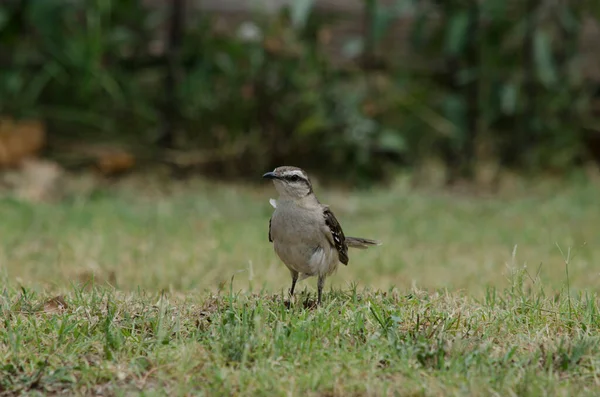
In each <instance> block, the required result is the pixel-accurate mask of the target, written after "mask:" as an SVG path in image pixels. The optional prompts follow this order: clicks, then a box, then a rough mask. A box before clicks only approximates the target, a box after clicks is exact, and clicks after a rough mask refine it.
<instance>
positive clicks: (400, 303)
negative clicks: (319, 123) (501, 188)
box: [0, 180, 600, 396]
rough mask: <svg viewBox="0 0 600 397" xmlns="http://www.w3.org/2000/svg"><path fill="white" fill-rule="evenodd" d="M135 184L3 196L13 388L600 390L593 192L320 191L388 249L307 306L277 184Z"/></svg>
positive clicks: (318, 392) (4, 390) (311, 283)
mask: <svg viewBox="0 0 600 397" xmlns="http://www.w3.org/2000/svg"><path fill="white" fill-rule="evenodd" d="M133 183H134V182H131V183H127V184H126V183H123V185H119V186H116V187H113V188H112V189H110V190H100V191H98V192H95V193H94V194H92V195H83V196H82V195H73V196H71V197H67V198H65V199H64V200H63V201H61V202H59V203H54V204H42V205H33V204H27V203H22V202H18V201H14V200H11V199H8V198H7V199H3V200H2V201H0V220H1V222H0V266H1V271H0V280H1V285H3V288H2V289H1V290H0V395H3V394H4V395H12V394H23V393H29V394H39V395H45V394H56V393H67V394H78V395H79V394H87V395H89V394H103V395H129V394H138V393H140V392H143V393H144V394H145V395H165V394H169V395H189V394H194V395H232V394H233V395H237V394H241V395H309V396H310V395H315V396H334V395H336V396H337V395H340V396H342V395H343V396H347V395H377V396H379V395H410V396H416V395H424V396H437V395H460V396H464V395H473V396H476V395H477V396H478V395H530V396H537V395H564V396H572V395H594V394H596V391H597V390H598V387H599V386H600V338H599V336H598V330H599V328H600V318H599V313H598V298H597V293H598V289H599V286H600V283H599V282H598V281H599V277H600V275H599V273H600V271H599V268H598V267H597V263H598V261H599V260H600V244H599V243H600V210H598V208H599V207H598V203H597V197H598V194H600V188H598V187H595V186H593V185H586V184H583V183H562V184H561V183H546V184H539V185H536V186H535V187H530V186H522V187H520V188H519V187H517V188H515V189H511V191H510V192H507V193H504V192H501V193H500V194H499V195H496V196H494V197H477V196H474V195H458V194H449V193H435V192H424V191H412V190H411V189H410V188H409V187H408V186H407V185H406V184H404V183H402V182H401V181H399V182H398V183H397V184H394V185H393V186H392V187H390V188H388V189H376V190H371V191H360V192H344V191H340V190H337V191H326V190H323V189H322V188H319V187H317V188H316V190H317V192H321V194H320V198H321V200H322V201H323V202H326V203H328V204H330V205H331V206H332V209H333V210H334V212H335V213H336V215H337V217H338V218H339V220H340V222H341V224H342V226H343V227H344V229H345V231H346V234H347V235H356V236H364V237H371V238H376V239H380V240H382V241H383V242H384V245H382V246H380V247H377V248H376V249H370V250H367V251H351V252H350V264H349V266H347V267H345V266H341V267H340V268H339V270H338V273H337V274H336V275H334V276H332V277H330V278H329V279H328V281H327V284H326V291H325V292H326V293H325V296H324V305H323V306H322V307H320V308H318V309H309V308H305V305H304V302H305V301H306V300H307V298H308V296H309V294H310V295H311V297H312V298H314V295H315V287H316V280H314V279H309V280H306V281H304V282H302V283H301V284H299V287H300V288H299V291H300V292H299V294H298V296H297V297H296V299H295V300H294V302H293V304H292V306H291V308H289V309H288V308H287V307H286V306H285V305H284V304H283V301H284V299H286V296H285V293H286V290H287V288H289V283H290V280H289V273H288V272H287V270H286V269H285V267H284V266H283V265H282V264H281V263H280V262H279V261H278V259H277V258H276V256H275V254H274V252H273V248H272V245H271V244H270V243H269V242H268V238H267V228H268V219H269V216H270V213H271V210H272V209H271V208H270V206H269V204H268V198H269V197H274V192H273V189H272V188H270V187H268V188H265V189H256V188H251V187H243V186H232V185H216V184H211V183H207V182H202V181H194V182H191V183H188V184H186V185H185V186H184V185H183V184H172V185H168V186H166V187H165V186H162V185H154V184H153V183H151V181H146V180H137V181H136V182H135V184H133ZM165 189H167V190H168V191H167V192H165V191H164V190H165ZM140 192H142V193H143V194H140ZM567 274H568V277H567Z"/></svg>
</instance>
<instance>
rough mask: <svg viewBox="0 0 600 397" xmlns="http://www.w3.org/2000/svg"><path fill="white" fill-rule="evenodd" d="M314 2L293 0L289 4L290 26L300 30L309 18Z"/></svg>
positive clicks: (311, 0) (310, 0)
mask: <svg viewBox="0 0 600 397" xmlns="http://www.w3.org/2000/svg"><path fill="white" fill-rule="evenodd" d="M314 2H315V1H314V0H294V1H292V2H291V4H290V6H289V7H290V14H291V19H292V25H293V26H294V28H296V29H302V28H304V26H305V25H306V21H307V20H308V17H309V16H310V13H311V11H312V7H313V4H314Z"/></svg>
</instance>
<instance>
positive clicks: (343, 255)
mask: <svg viewBox="0 0 600 397" xmlns="http://www.w3.org/2000/svg"><path fill="white" fill-rule="evenodd" d="M323 216H324V217H325V225H327V230H326V231H325V234H326V235H327V238H328V239H329V242H330V243H331V245H332V246H334V247H335V249H336V250H337V252H338V256H339V258H340V262H342V263H343V264H344V265H347V264H348V260H349V258H348V245H347V244H346V236H344V231H343V230H342V227H341V226H340V223H339V222H338V220H337V219H336V218H335V215H333V212H331V210H330V209H329V207H324V208H323Z"/></svg>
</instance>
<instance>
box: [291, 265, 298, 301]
mask: <svg viewBox="0 0 600 397" xmlns="http://www.w3.org/2000/svg"><path fill="white" fill-rule="evenodd" d="M291 273H292V288H290V297H292V296H294V288H296V281H298V272H296V271H291Z"/></svg>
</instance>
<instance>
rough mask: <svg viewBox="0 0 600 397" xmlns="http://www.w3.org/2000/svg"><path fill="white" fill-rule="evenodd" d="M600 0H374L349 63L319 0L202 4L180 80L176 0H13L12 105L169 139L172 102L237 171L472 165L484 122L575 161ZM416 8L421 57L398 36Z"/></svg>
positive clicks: (541, 158)
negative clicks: (284, 4)
mask: <svg viewBox="0 0 600 397" xmlns="http://www.w3.org/2000/svg"><path fill="white" fill-rule="evenodd" d="M596 8H597V5H596V3H595V2H593V1H590V2H581V3H577V4H575V3H572V2H571V3H568V2H544V1H535V0H530V1H523V2H505V1H503V0H490V1H485V2H478V1H474V0H473V1H470V0H469V1H467V0H452V1H443V2H442V1H434V2H421V1H416V0H399V1H396V2H391V3H387V5H383V4H380V2H378V1H375V0H366V1H365V2H364V13H365V18H364V20H365V21H366V24H367V26H366V29H365V32H364V34H363V35H362V36H359V37H350V38H347V40H346V44H345V46H344V48H343V50H344V51H343V53H344V54H345V56H347V57H348V60H349V61H348V60H347V61H348V62H350V63H347V64H346V66H339V65H338V64H337V63H334V62H332V60H331V57H330V54H328V53H326V50H325V48H326V47H325V41H326V39H325V37H326V36H327V35H328V34H331V32H330V30H331V28H332V26H335V24H336V23H337V19H336V18H337V17H336V16H335V15H333V16H332V15H329V14H327V15H322V14H319V13H316V12H314V1H313V0H303V1H300V0H299V1H295V2H292V3H291V5H290V6H289V7H288V8H285V9H283V10H282V11H281V12H280V13H277V14H274V15H267V14H260V13H256V14H253V15H251V16H249V17H248V21H247V22H246V23H244V24H242V25H241V26H240V27H239V29H238V30H237V31H231V30H223V29H221V28H220V27H219V25H218V24H216V23H215V21H216V18H214V17H213V16H211V15H203V14H198V15H196V14H193V13H192V12H191V11H190V12H187V13H186V16H187V21H188V23H187V24H186V26H185V30H184V35H183V42H182V43H181V48H180V49H179V50H178V51H177V53H176V54H175V55H174V58H173V59H174V66H175V67H174V77H173V79H174V81H175V89H174V91H175V94H174V96H173V97H172V96H171V95H167V93H166V91H167V90H166V89H165V82H164V81H165V75H166V73H167V64H168V62H169V59H170V58H168V54H167V55H165V53H164V51H163V50H162V49H160V48H157V45H158V46H160V45H159V44H157V43H159V42H160V40H159V38H160V37H162V36H163V35H162V34H158V33H157V32H164V31H165V27H166V26H168V25H169V20H168V13H166V12H165V10H164V9H156V10H154V9H149V8H146V7H144V6H143V5H142V2H140V1H137V0H125V1H113V0H94V1H88V2H75V3H73V4H71V3H70V2H64V1H57V0H48V1H9V2H6V3H5V4H3V5H2V6H0V46H2V48H3V49H8V51H3V55H2V56H0V68H1V70H2V73H1V74H0V98H1V99H0V114H9V115H13V116H17V117H40V118H43V119H44V120H46V121H47V122H48V123H49V125H50V127H51V128H50V129H51V132H52V135H51V138H53V139H86V140H119V141H131V142H136V143H137V144H138V147H140V148H142V147H143V148H154V147H155V146H156V143H157V142H159V141H158V138H159V136H158V132H159V131H160V130H161V128H162V124H163V123H164V122H165V120H168V121H169V122H170V124H171V125H173V126H174V129H173V134H174V137H175V139H174V142H175V149H178V150H181V151H187V150H194V149H201V151H199V152H198V153H197V154H195V155H194V157H193V160H192V161H188V162H187V163H186V164H187V165H188V166H200V167H201V168H204V169H209V170H212V171H216V172H219V173H225V174H229V175H232V176H233V175H243V174H256V173H257V172H261V171H263V170H264V169H266V168H270V167H273V166H275V165H278V164H281V163H290V164H291V163H294V164H298V165H300V166H303V167H308V168H312V169H314V170H319V171H327V172H328V173H330V174H332V175H336V177H339V176H343V177H347V178H349V179H353V180H368V179H374V178H377V177H385V176H386V175H387V173H386V172H385V171H386V170H388V169H390V166H391V165H398V164H409V165H412V164H417V163H418V162H419V160H420V159H421V158H423V157H424V156H431V155H435V156H441V157H442V158H445V159H446V161H447V164H448V166H450V167H452V168H455V169H457V170H458V171H459V172H464V173H465V174H467V175H468V174H469V173H470V172H471V171H472V169H473V167H474V164H476V160H477V159H478V156H481V154H478V151H477V145H478V142H480V141H482V140H488V141H490V142H491V146H492V148H493V155H494V157H497V159H498V161H500V162H501V163H502V164H505V165H516V166H525V167H529V168H537V167H548V166H550V167H553V168H558V169H564V168H568V167H571V166H573V165H575V164H577V163H578V162H579V161H581V160H582V159H583V158H584V157H585V155H586V152H585V148H584V142H585V138H586V136H585V134H584V133H583V126H584V124H585V123H588V122H589V120H590V118H591V116H590V98H591V94H590V90H589V88H588V84H587V82H586V81H585V80H584V79H583V78H582V76H581V75H580V71H579V52H578V43H579V36H580V33H581V26H582V20H583V17H584V16H585V15H588V14H591V15H597V14H598V13H597V10H596ZM594 13H595V14H594ZM432 15H440V16H441V17H440V18H439V19H436V20H435V21H434V19H433V18H432ZM407 16H410V17H411V18H413V23H412V25H411V26H412V27H411V31H410V34H409V37H408V40H407V43H406V44H407V45H408V46H410V47H411V55H410V57H409V59H406V58H403V59H398V57H397V56H395V55H394V54H385V53H383V52H384V50H383V49H384V48H385V47H384V45H383V43H384V42H385V41H386V40H389V36H390V29H391V28H392V27H393V26H394V24H396V23H404V21H405V19H402V18H404V17H407ZM162 45H163V46H168V43H162ZM171 102H174V103H171ZM169 106H170V107H172V108H174V114H167V113H166V108H167V107H169Z"/></svg>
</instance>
